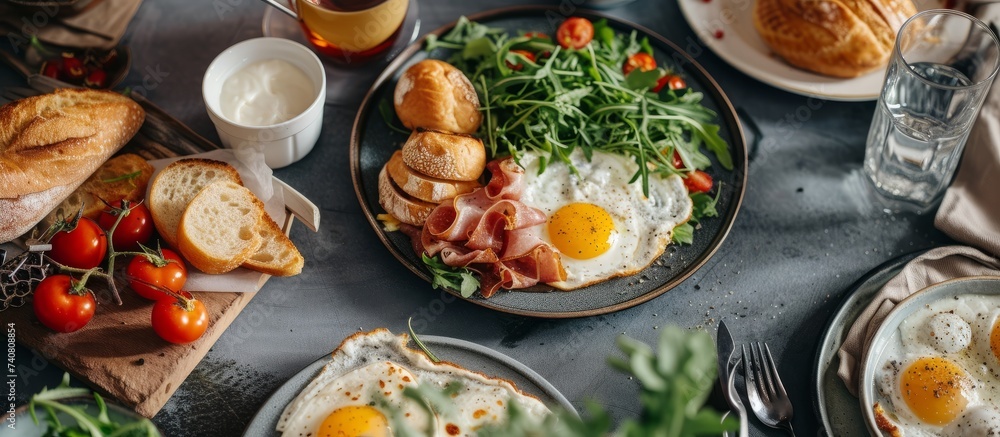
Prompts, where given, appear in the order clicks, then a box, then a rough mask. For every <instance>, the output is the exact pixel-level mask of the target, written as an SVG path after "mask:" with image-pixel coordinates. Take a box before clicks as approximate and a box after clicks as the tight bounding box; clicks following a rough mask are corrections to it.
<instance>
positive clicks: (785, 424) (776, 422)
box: [742, 342, 795, 437]
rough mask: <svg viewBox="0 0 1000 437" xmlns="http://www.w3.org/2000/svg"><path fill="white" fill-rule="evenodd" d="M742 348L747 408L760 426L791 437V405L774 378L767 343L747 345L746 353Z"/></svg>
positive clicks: (775, 370) (772, 364)
mask: <svg viewBox="0 0 1000 437" xmlns="http://www.w3.org/2000/svg"><path fill="white" fill-rule="evenodd" d="M742 348H743V370H744V373H745V374H746V382H747V383H746V386H747V399H748V400H749V401H750V409H752V410H753V413H754V415H756V416H757V418H758V419H760V421H761V422H762V423H763V424H765V425H767V426H770V427H771V428H780V429H784V430H785V431H788V434H789V435H791V436H792V437H795V431H793V430H792V402H791V401H790V400H789V399H788V393H787V392H786V391H785V386H784V385H782V384H781V378H779V377H778V369H777V367H775V365H774V359H773V358H771V349H770V348H768V347H767V343H760V342H757V343H751V344H750V353H747V345H743V346H742Z"/></svg>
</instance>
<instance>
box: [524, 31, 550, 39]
mask: <svg viewBox="0 0 1000 437" xmlns="http://www.w3.org/2000/svg"><path fill="white" fill-rule="evenodd" d="M524 36H526V37H528V38H538V39H551V38H549V36H548V35H546V34H544V33H542V32H525V33H524Z"/></svg>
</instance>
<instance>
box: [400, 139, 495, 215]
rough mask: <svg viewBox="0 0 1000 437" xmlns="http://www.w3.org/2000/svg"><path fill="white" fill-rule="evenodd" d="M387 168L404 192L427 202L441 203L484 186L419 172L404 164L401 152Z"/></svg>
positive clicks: (473, 182)
mask: <svg viewBox="0 0 1000 437" xmlns="http://www.w3.org/2000/svg"><path fill="white" fill-rule="evenodd" d="M385 168H386V170H387V171H388V172H389V176H390V177H391V178H392V181H393V182H395V183H396V185H397V186H399V188H400V189H402V190H403V192H405V193H406V194H409V195H410V196H413V197H415V198H417V199H420V200H423V201H425V202H432V203H441V202H442V201H444V200H448V199H451V198H453V197H455V196H457V195H459V194H465V193H468V192H470V191H472V190H475V189H476V188H479V187H481V186H482V185H480V184H479V182H478V181H449V180H445V179H438V178H433V177H430V176H427V175H424V174H423V173H420V172H417V171H416V170H414V169H412V168H410V166H408V165H406V163H405V162H403V152H402V151H399V150H397V151H396V153H393V154H392V157H391V158H389V162H387V163H386V164H385Z"/></svg>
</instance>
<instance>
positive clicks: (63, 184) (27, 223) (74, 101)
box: [0, 89, 145, 242]
mask: <svg viewBox="0 0 1000 437" xmlns="http://www.w3.org/2000/svg"><path fill="white" fill-rule="evenodd" d="M144 119H145V112H144V111H143V109H142V107H141V106H139V105H138V104H137V103H135V102H134V101H132V100H131V99H129V98H128V97H125V96H123V95H121V94H118V93H114V92H110V91H98V90H89V89H60V90H56V91H55V92H53V93H50V94H43V95H40V96H34V97H28V98H25V99H22V100H18V101H15V102H11V103H9V104H7V105H4V106H2V107H0V200H2V206H3V211H4V212H5V214H3V215H4V218H3V219H2V220H0V242H6V241H10V240H12V239H14V238H17V237H18V236H20V235H21V234H23V233H24V232H27V231H28V230H29V229H30V228H31V227H32V226H34V225H35V224H36V223H38V222H39V221H40V220H41V219H42V218H43V217H45V215H46V214H48V213H49V211H51V210H52V208H54V207H55V206H56V205H58V204H59V203H60V202H62V201H63V200H64V199H65V198H66V197H67V196H69V195H70V194H71V193H72V192H73V190H75V189H76V188H77V187H79V186H80V185H81V184H82V183H83V182H84V181H85V180H86V179H87V177H89V176H90V175H91V174H92V173H93V172H94V170H96V169H97V168H98V167H100V165H101V164H103V163H104V161H106V160H107V159H108V158H110V157H111V155H113V154H114V153H115V152H117V151H118V150H119V149H121V148H122V147H123V146H124V145H125V144H126V143H127V142H128V140H129V139H131V138H132V136H133V135H135V133H136V132H138V130H139V127H141V126H142V122H143V120H144ZM40 193H44V196H39V194H40ZM8 211H9V212H11V213H10V214H6V212H8Z"/></svg>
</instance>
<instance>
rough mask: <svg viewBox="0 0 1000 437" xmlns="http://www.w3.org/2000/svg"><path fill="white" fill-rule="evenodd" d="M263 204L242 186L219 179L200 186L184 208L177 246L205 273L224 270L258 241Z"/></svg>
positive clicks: (253, 249)
mask: <svg viewBox="0 0 1000 437" xmlns="http://www.w3.org/2000/svg"><path fill="white" fill-rule="evenodd" d="M263 215H264V205H263V204H262V203H261V202H260V199H257V196H255V195H254V194H253V192H251V191H250V190H249V189H247V188H246V187H244V186H242V185H239V184H237V183H235V182H232V181H226V180H220V181H216V182H213V183H211V184H209V185H208V186H206V187H205V188H203V189H202V190H201V191H200V192H199V193H198V195H197V196H194V199H191V203H190V204H189V205H188V206H187V208H186V209H185V210H184V214H183V215H182V216H181V220H180V224H179V226H178V228H177V249H178V250H179V251H180V252H181V255H183V256H184V259H186V260H188V262H190V263H191V265H193V266H195V267H196V268H198V270H201V271H203V272H205V273H213V274H215V273H226V272H228V271H230V270H233V269H235V268H237V267H239V266H240V264H243V263H244V262H246V260H248V259H250V256H252V255H253V254H254V253H255V252H256V251H257V249H259V248H260V245H261V236H260V231H259V230H258V227H260V225H261V220H263Z"/></svg>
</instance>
